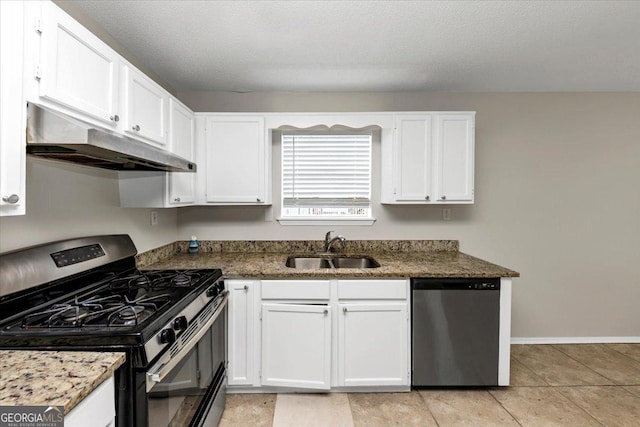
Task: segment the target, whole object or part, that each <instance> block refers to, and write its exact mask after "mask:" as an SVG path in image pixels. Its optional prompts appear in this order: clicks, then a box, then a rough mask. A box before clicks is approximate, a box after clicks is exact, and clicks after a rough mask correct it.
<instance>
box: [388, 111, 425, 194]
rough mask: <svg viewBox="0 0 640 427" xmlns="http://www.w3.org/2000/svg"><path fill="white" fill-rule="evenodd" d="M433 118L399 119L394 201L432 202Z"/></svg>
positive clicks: (422, 116) (396, 142) (396, 140)
mask: <svg viewBox="0 0 640 427" xmlns="http://www.w3.org/2000/svg"><path fill="white" fill-rule="evenodd" d="M431 120H432V119H431V116H430V115H420V116H403V117H398V118H396V139H395V150H394V156H395V159H394V162H395V174H394V179H395V188H394V192H395V199H396V200H397V201H422V202H427V201H431V200H432V198H433V195H432V193H431V174H432V169H431V164H432V138H433V135H432V124H431Z"/></svg>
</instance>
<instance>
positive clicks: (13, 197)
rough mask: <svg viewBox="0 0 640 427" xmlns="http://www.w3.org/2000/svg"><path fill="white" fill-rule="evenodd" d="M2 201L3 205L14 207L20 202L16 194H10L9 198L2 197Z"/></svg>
mask: <svg viewBox="0 0 640 427" xmlns="http://www.w3.org/2000/svg"><path fill="white" fill-rule="evenodd" d="M2 201H3V202H5V203H9V204H10V205H15V204H16V203H18V202H19V201H20V196H18V195H17V194H12V195H10V196H2Z"/></svg>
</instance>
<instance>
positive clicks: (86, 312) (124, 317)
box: [0, 269, 223, 335]
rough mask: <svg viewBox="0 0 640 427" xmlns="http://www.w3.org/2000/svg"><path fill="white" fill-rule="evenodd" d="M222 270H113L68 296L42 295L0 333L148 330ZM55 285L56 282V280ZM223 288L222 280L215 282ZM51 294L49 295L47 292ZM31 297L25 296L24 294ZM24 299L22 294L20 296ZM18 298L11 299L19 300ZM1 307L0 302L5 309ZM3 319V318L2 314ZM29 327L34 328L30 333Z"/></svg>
mask: <svg viewBox="0 0 640 427" xmlns="http://www.w3.org/2000/svg"><path fill="white" fill-rule="evenodd" d="M220 275H221V273H220V270H215V269H214V270H204V269H200V270H154V271H139V270H136V269H133V270H129V271H125V272H123V273H121V274H119V275H111V276H109V277H108V279H106V280H103V281H101V282H100V283H99V284H98V285H89V286H86V287H85V288H84V289H82V290H81V291H80V292H77V293H76V294H75V295H69V294H67V293H64V292H54V291H53V290H52V289H48V290H47V291H44V290H43V291H42V292H41V293H39V294H38V299H39V300H40V302H41V304H39V305H38V306H37V307H31V308H30V309H28V310H25V311H23V312H18V313H17V314H16V315H14V316H12V318H11V320H10V321H5V322H3V325H2V328H1V332H0V334H1V333H8V332H10V333H13V334H16V333H17V334H20V331H24V333H31V334H32V335H33V334H36V331H40V334H42V333H46V331H47V330H58V329H60V330H61V331H60V332H58V335H59V334H60V333H63V332H62V331H66V332H71V333H72V332H73V331H79V332H82V333H100V332H105V331H106V332H108V331H113V330H119V331H135V330H141V329H143V328H144V327H145V326H146V325H147V324H149V323H152V322H153V321H154V319H155V318H157V317H161V316H162V314H163V313H164V312H166V311H168V310H171V308H172V307H175V306H176V305H177V304H178V303H180V302H183V301H185V299H188V298H189V295H190V294H193V296H195V295H196V294H197V293H199V292H202V289H201V288H203V287H207V286H210V285H212V283H213V282H212V280H215V279H217V278H218V277H220ZM52 286H53V287H55V285H52ZM214 286H218V287H219V288H220V289H217V288H214V291H217V292H218V293H219V292H221V291H222V290H223V289H222V285H221V284H216V285H214ZM47 296H49V297H47ZM25 298H26V296H25ZM18 299H19V298H18ZM16 302H19V301H12V302H11V303H16ZM1 307H2V306H1V305H0V308H1ZM0 320H1V319H0ZM27 331H29V332H27Z"/></svg>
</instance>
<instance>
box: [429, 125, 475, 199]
mask: <svg viewBox="0 0 640 427" xmlns="http://www.w3.org/2000/svg"><path fill="white" fill-rule="evenodd" d="M474 123H475V121H474V117H473V115H471V114H451V115H438V116H437V124H436V128H437V135H438V136H437V150H436V151H437V166H436V168H437V177H438V178H437V179H438V194H437V200H438V201H439V202H445V203H446V202H472V201H473V169H474V160H473V156H474V128H475V124H474Z"/></svg>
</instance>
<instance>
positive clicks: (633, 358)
mask: <svg viewBox="0 0 640 427" xmlns="http://www.w3.org/2000/svg"><path fill="white" fill-rule="evenodd" d="M604 345H605V346H606V347H607V348H608V349H609V350H612V351H615V352H616V353H618V354H621V355H623V356H624V357H626V358H627V359H630V360H632V361H634V362H637V363H640V360H638V359H636V358H635V357H631V356H629V355H628V354H625V353H623V352H621V351H619V350H616V349H615V348H611V347H610V346H609V344H608V343H605V344H604ZM638 346H640V344H638Z"/></svg>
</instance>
